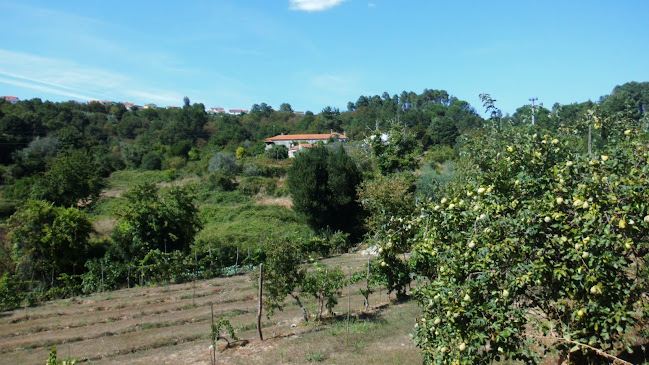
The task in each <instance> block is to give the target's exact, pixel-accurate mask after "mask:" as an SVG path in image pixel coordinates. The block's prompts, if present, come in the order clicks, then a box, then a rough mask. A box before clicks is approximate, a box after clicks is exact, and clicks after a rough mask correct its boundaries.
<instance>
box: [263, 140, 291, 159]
mask: <svg viewBox="0 0 649 365" xmlns="http://www.w3.org/2000/svg"><path fill="white" fill-rule="evenodd" d="M264 155H265V156H266V158H270V159H275V160H283V159H286V158H288V148H287V147H286V146H284V145H281V144H279V145H277V144H274V145H272V146H271V148H268V149H266V151H265V152H264Z"/></svg>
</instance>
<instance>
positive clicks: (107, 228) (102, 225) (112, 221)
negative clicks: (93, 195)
mask: <svg viewBox="0 0 649 365" xmlns="http://www.w3.org/2000/svg"><path fill="white" fill-rule="evenodd" d="M116 224H117V219H116V218H114V217H101V218H99V219H96V220H95V221H94V222H92V226H93V227H94V228H95V231H96V232H97V234H98V235H99V236H110V234H111V233H112V232H113V229H114V228H115V225H116Z"/></svg>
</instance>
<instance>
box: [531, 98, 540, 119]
mask: <svg viewBox="0 0 649 365" xmlns="http://www.w3.org/2000/svg"><path fill="white" fill-rule="evenodd" d="M529 100H530V101H531V102H532V125H534V124H535V120H534V112H535V111H536V106H534V102H535V101H537V100H539V98H531V99H529Z"/></svg>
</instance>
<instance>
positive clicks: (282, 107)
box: [279, 103, 293, 113]
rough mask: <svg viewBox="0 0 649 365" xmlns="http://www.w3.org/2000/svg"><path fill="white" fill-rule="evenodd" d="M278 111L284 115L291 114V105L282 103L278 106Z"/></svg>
mask: <svg viewBox="0 0 649 365" xmlns="http://www.w3.org/2000/svg"><path fill="white" fill-rule="evenodd" d="M279 111H280V112H284V113H293V108H291V104H289V103H282V105H280V106H279Z"/></svg>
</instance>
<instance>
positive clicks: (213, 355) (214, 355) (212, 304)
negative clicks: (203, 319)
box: [210, 303, 216, 364]
mask: <svg viewBox="0 0 649 365" xmlns="http://www.w3.org/2000/svg"><path fill="white" fill-rule="evenodd" d="M210 309H211V310H212V325H211V326H210V339H211V338H212V331H213V328H214V303H210ZM211 360H212V364H216V343H212V358H211Z"/></svg>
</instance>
